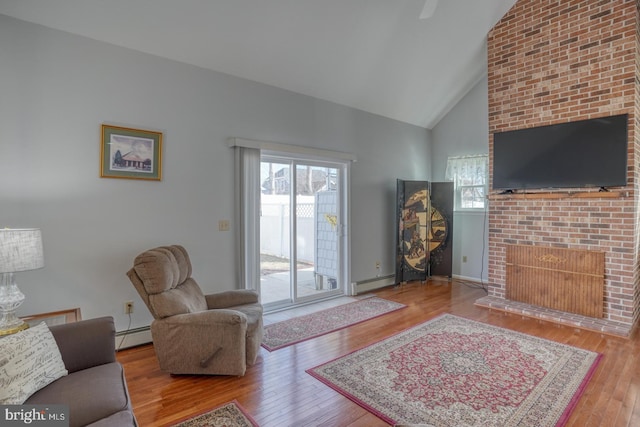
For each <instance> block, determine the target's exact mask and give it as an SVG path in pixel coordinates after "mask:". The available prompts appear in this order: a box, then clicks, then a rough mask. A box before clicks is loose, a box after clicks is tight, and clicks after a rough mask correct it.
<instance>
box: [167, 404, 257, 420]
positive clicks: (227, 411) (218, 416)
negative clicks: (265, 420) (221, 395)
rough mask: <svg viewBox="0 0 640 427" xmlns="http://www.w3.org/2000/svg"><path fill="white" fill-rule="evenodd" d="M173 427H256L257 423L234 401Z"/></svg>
mask: <svg viewBox="0 0 640 427" xmlns="http://www.w3.org/2000/svg"><path fill="white" fill-rule="evenodd" d="M173 427H258V423H256V422H255V421H254V420H253V418H251V416H250V415H248V414H247V413H246V412H245V411H244V409H243V408H242V406H240V404H239V403H238V402H236V401H235V400H234V401H233V402H229V403H225V404H224V405H222V406H218V407H217V408H215V409H213V410H211V411H208V412H205V413H204V414H201V415H198V416H195V417H193V418H189V419H188V420H186V421H182V422H181V423H179V424H174V425H173Z"/></svg>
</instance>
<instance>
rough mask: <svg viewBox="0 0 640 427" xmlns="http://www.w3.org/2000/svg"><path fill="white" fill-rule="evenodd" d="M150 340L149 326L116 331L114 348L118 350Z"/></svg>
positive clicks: (146, 342)
mask: <svg viewBox="0 0 640 427" xmlns="http://www.w3.org/2000/svg"><path fill="white" fill-rule="evenodd" d="M152 341H153V340H152V339H151V327H150V326H142V327H140V328H134V329H128V330H126V331H120V332H116V348H117V349H118V350H123V349H125V348H130V347H135V346H138V345H142V344H148V343H150V342H152Z"/></svg>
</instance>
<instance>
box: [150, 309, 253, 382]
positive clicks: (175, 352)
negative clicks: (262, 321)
mask: <svg viewBox="0 0 640 427" xmlns="http://www.w3.org/2000/svg"><path fill="white" fill-rule="evenodd" d="M151 335H152V336H153V345H154V348H155V350H156V356H157V357H158V362H159V363H160V369H162V370H163V371H166V372H170V373H172V374H212V373H215V374H219V375H244V373H245V369H246V354H245V348H246V340H247V316H246V315H245V314H244V313H241V312H239V311H236V310H226V309H220V310H207V311H199V312H196V313H188V314H178V315H176V316H171V317H165V318H163V319H159V320H154V321H153V322H152V323H151Z"/></svg>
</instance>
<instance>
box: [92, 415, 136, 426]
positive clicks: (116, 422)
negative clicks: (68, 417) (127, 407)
mask: <svg viewBox="0 0 640 427" xmlns="http://www.w3.org/2000/svg"><path fill="white" fill-rule="evenodd" d="M135 425H137V424H136V421H135V420H134V418H133V412H131V411H120V412H118V413H115V414H113V415H111V416H109V417H107V418H103V419H101V420H98V421H96V422H95V423H91V424H89V425H88V426H87V427H122V426H135Z"/></svg>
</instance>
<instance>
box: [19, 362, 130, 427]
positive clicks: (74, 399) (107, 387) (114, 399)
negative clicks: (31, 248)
mask: <svg viewBox="0 0 640 427" xmlns="http://www.w3.org/2000/svg"><path fill="white" fill-rule="evenodd" d="M126 387H127V386H126V382H125V378H124V371H123V369H122V365H120V363H118V362H113V363H107V364H105V365H99V366H95V367H93V368H89V369H84V370H82V371H77V372H74V373H73V374H71V375H67V376H66V377H62V378H60V379H59V380H57V381H54V382H52V383H51V384H49V385H48V386H47V387H45V388H43V389H42V390H40V391H38V392H37V393H34V394H33V395H32V396H31V397H30V398H29V399H27V401H26V402H25V403H26V404H29V405H34V404H59V405H68V406H69V414H70V420H69V426H70V427H75V426H86V425H88V424H91V423H93V422H96V421H98V420H101V419H102V418H107V417H110V416H111V415H113V414H116V413H118V412H121V411H126V410H129V408H130V402H129V394H128V392H127V388H126Z"/></svg>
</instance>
